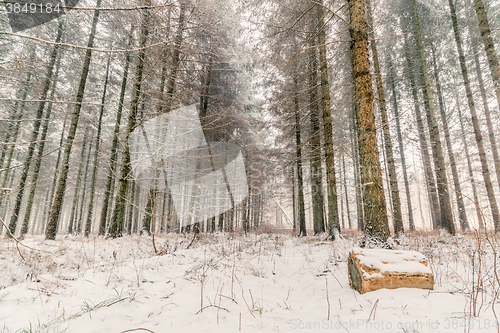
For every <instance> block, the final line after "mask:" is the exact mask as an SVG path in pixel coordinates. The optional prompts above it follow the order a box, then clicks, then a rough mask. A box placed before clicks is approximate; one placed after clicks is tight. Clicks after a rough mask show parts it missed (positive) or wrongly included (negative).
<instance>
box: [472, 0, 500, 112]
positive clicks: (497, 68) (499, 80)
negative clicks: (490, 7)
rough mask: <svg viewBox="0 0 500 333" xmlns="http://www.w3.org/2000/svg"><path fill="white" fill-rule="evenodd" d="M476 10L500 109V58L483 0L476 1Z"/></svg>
mask: <svg viewBox="0 0 500 333" xmlns="http://www.w3.org/2000/svg"><path fill="white" fill-rule="evenodd" d="M474 8H475V9H476V15H477V20H478V22H479V30H480V31H481V37H482V39H483V44H484V49H485V51H486V56H487V58H488V65H489V66H490V72H491V78H492V80H493V84H494V87H495V93H496V97H497V103H498V107H499V108H500V65H499V64H498V57H497V53H496V51H495V45H494V44H493V38H492V37H491V30H490V25H489V23H488V14H487V13H486V9H485V8H484V4H483V0H474Z"/></svg>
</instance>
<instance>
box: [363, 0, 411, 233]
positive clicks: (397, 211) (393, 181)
mask: <svg viewBox="0 0 500 333" xmlns="http://www.w3.org/2000/svg"><path fill="white" fill-rule="evenodd" d="M366 8H367V11H368V13H367V14H368V15H367V16H368V28H369V30H368V37H369V38H370V40H371V41H370V46H371V50H372V59H373V65H374V69H375V80H376V83H377V93H378V104H379V107H380V116H381V118H382V126H383V133H384V143H385V145H384V146H385V154H386V156H387V168H388V171H389V183H390V184H389V185H390V190H391V198H392V211H393V215H394V233H395V234H396V235H399V234H401V233H403V232H404V228H403V214H402V213H401V200H400V198H399V187H398V176H397V173H396V164H395V163H394V153H393V151H392V140H391V133H390V131H389V119H388V117H387V106H386V103H385V95H384V86H383V83H382V74H381V73H380V63H379V59H378V51H377V45H376V43H375V33H374V29H375V28H374V25H373V15H372V10H371V5H370V0H366Z"/></svg>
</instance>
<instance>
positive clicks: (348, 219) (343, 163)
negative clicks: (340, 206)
mask: <svg viewBox="0 0 500 333" xmlns="http://www.w3.org/2000/svg"><path fill="white" fill-rule="evenodd" d="M342 172H343V173H344V192H345V204H346V211H347V221H348V224H349V230H352V221H351V211H350V209H349V196H348V195H347V179H346V173H345V159H344V154H342Z"/></svg>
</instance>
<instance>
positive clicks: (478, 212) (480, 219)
mask: <svg viewBox="0 0 500 333" xmlns="http://www.w3.org/2000/svg"><path fill="white" fill-rule="evenodd" d="M455 100H456V103H457V110H458V118H459V119H460V129H461V135H460V137H461V138H462V143H463V145H464V149H465V157H466V158H467V170H468V171H469V180H470V182H471V185H472V195H473V199H474V206H475V207H476V215H477V221H478V224H479V229H480V230H484V221H483V214H482V212H481V208H480V207H479V199H478V195H477V185H476V179H475V177H474V170H473V169H472V161H471V157H470V154H469V146H468V144H467V138H466V135H465V126H464V119H463V116H462V110H461V109H460V104H459V99H458V95H457V94H456V92H455Z"/></svg>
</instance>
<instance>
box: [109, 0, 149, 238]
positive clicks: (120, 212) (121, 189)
mask: <svg viewBox="0 0 500 333" xmlns="http://www.w3.org/2000/svg"><path fill="white" fill-rule="evenodd" d="M144 4H145V5H146V6H150V5H151V0H144ZM149 21H150V17H149V13H148V11H143V14H142V24H141V36H140V41H139V48H140V49H141V50H140V51H139V54H138V56H137V64H136V69H135V78H134V85H133V88H132V98H131V101H130V112H129V117H128V123H127V128H126V130H125V142H124V145H123V153H122V163H121V168H120V176H119V177H120V178H119V182H118V193H117V194H116V202H115V210H114V211H113V215H112V217H111V221H110V223H109V224H110V226H109V230H108V234H109V236H111V237H117V236H121V232H122V229H123V221H124V218H125V197H126V195H127V181H128V177H129V174H130V171H131V167H130V146H129V136H130V134H131V133H132V131H133V130H134V128H135V124H136V115H137V107H138V105H139V97H140V94H141V83H142V75H143V70H144V59H145V57H146V49H145V46H146V41H147V39H148V34H149V30H148V29H149Z"/></svg>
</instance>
